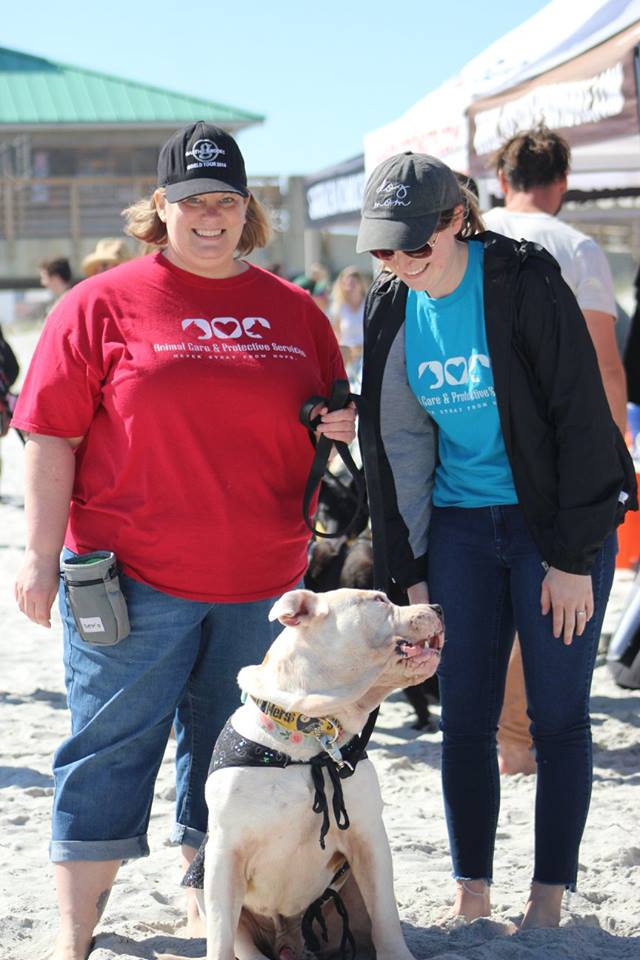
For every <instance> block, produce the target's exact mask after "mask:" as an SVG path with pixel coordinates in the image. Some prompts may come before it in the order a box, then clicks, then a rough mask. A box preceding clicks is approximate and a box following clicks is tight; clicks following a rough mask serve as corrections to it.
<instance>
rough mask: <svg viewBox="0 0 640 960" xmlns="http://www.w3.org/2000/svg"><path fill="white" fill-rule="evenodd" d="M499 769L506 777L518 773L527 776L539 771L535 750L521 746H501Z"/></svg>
mask: <svg viewBox="0 0 640 960" xmlns="http://www.w3.org/2000/svg"><path fill="white" fill-rule="evenodd" d="M498 769H499V770H500V773H502V774H504V775H505V776H513V774H516V773H525V774H527V775H529V774H532V773H535V772H536V770H537V765H536V758H535V754H534V752H533V750H529V748H528V747H525V746H524V745H521V744H504V743H501V744H500V752H499V753H498Z"/></svg>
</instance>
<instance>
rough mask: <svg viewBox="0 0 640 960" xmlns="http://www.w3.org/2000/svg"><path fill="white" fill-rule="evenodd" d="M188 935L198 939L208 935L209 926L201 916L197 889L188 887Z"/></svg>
mask: <svg viewBox="0 0 640 960" xmlns="http://www.w3.org/2000/svg"><path fill="white" fill-rule="evenodd" d="M186 933H187V937H191V938H192V939H198V938H199V937H206V935H207V928H206V924H205V922H204V918H203V917H201V916H200V911H199V910H198V901H197V900H196V896H195V890H193V889H191V888H190V887H187V931H186Z"/></svg>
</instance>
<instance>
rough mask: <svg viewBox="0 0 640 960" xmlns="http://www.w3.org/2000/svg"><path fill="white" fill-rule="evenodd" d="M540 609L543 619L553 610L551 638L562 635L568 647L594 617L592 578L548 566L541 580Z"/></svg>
mask: <svg viewBox="0 0 640 960" xmlns="http://www.w3.org/2000/svg"><path fill="white" fill-rule="evenodd" d="M540 608H541V610H542V615H543V616H546V614H548V613H549V611H552V614H553V635H554V637H560V635H562V640H563V643H565V644H567V646H569V644H570V643H571V642H572V640H573V634H574V632H575V634H576V636H578V637H580V636H582V634H583V633H584V628H585V627H586V625H587V623H588V621H589V620H590V619H591V617H592V616H593V588H592V585H591V577H590V576H589V575H588V574H586V575H584V576H583V575H582V574H578V573H565V571H564V570H557V569H556V568H555V567H549V570H548V572H547V575H546V577H545V578H544V580H543V581H542V590H541V591H540Z"/></svg>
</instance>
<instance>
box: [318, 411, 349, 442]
mask: <svg viewBox="0 0 640 960" xmlns="http://www.w3.org/2000/svg"><path fill="white" fill-rule="evenodd" d="M317 416H321V417H322V422H321V423H319V424H318V426H317V427H316V430H315V434H316V437H320V436H324V437H326V438H327V440H341V441H342V442H343V443H347V444H349V443H351V442H352V441H353V440H354V439H355V435H356V406H355V404H354V403H353V402H351V403H350V404H349V406H348V407H343V408H342V409H341V410H332V411H331V412H329V409H328V407H326V406H322V407H320V406H319V407H315V408H314V409H313V411H312V413H311V417H312V418H313V417H317Z"/></svg>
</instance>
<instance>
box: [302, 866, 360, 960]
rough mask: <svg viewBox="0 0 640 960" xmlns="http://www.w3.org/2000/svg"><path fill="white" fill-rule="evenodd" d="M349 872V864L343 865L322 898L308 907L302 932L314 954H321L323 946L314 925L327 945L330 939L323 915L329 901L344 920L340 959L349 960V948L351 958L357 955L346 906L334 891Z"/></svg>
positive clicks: (306, 943) (303, 918)
mask: <svg viewBox="0 0 640 960" xmlns="http://www.w3.org/2000/svg"><path fill="white" fill-rule="evenodd" d="M348 870H349V864H348V863H346V862H345V863H343V864H342V866H341V867H340V869H339V870H338V871H337V873H336V874H335V875H334V877H333V879H332V881H331V883H330V884H329V886H328V887H327V889H326V890H325V891H324V893H323V894H322V896H320V897H318V899H317V900H314V901H313V903H311V904H310V905H309V906H308V907H307V909H306V910H305V912H304V914H303V917H302V920H301V922H300V930H301V932H302V936H303V938H304V943H305V946H306V947H307V949H308V950H311V951H312V952H313V953H316V954H317V953H319V952H320V947H321V944H320V941H319V939H318V938H317V936H316V935H315V933H314V932H313V924H314V923H317V924H318V926H319V927H320V932H321V934H322V939H323V940H324V942H325V943H327V941H328V939H329V933H328V931H327V924H326V921H325V919H324V914H323V913H322V907H323V905H324V904H325V903H329V901H331V902H332V903H333V905H334V907H335V908H336V913H337V914H338V916H339V917H340V918H341V919H342V938H341V940H340V957H341V958H342V960H348V954H347V946H348V947H350V949H351V958H352V960H353V958H354V957H355V955H356V942H355V940H354V939H353V934H352V933H351V930H350V929H349V914H348V913H347V908H346V907H345V905H344V902H343V900H342V897H341V896H340V894H339V893H338V891H337V890H334V889H333V886H334V884H335V883H338V881H339V880H341V879H342V877H343V876H344V875H345V874H346V873H347V871H348Z"/></svg>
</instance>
